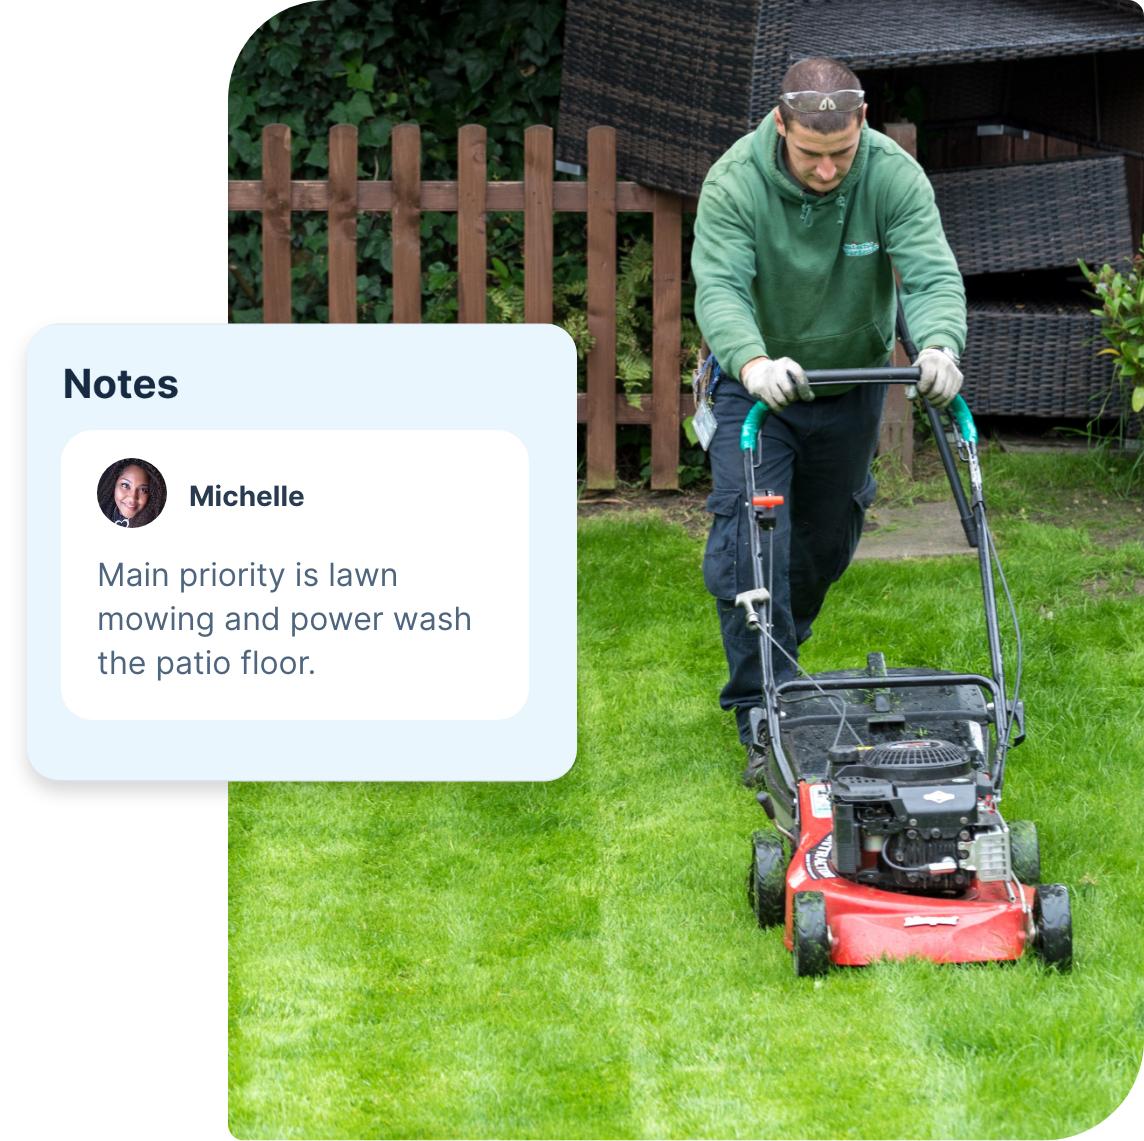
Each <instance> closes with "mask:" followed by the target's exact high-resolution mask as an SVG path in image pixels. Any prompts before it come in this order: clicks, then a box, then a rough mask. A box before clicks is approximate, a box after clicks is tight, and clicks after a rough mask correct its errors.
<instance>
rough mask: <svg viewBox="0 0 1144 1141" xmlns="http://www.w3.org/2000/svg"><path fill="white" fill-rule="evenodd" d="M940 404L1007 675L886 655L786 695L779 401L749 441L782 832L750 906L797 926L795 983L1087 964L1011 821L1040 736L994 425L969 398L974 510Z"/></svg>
mask: <svg viewBox="0 0 1144 1141" xmlns="http://www.w3.org/2000/svg"><path fill="white" fill-rule="evenodd" d="M903 340H904V339H903ZM904 343H907V342H904ZM907 347H908V343H907ZM913 355H915V354H913V353H911V356H913ZM918 376H919V371H918V369H916V368H881V369H843V370H833V371H824V372H811V373H809V374H808V377H809V380H810V383H811V385H812V386H813V385H815V384H840V383H846V384H874V383H886V382H889V383H899V384H915V383H916V382H917V380H918ZM926 409H927V412H928V415H929V418H930V422H931V424H932V425H933V429H934V437H935V439H936V441H937V444H938V448H939V451H940V453H941V457H942V462H943V464H944V466H945V470H946V474H947V475H948V477H949V482H950V487H951V490H952V492H953V496H954V500H955V502H956V504H957V507H958V510H959V512H960V515H961V521H962V526H963V528H964V530H965V535H966V539H967V540H968V542H969V544H970V546H971V547H975V548H976V549H977V551H978V555H979V563H980V568H981V583H982V591H983V595H984V603H985V626H986V633H987V638H988V643H989V655H990V661H991V673H992V676H990V677H986V676H983V675H980V674H973V673H953V672H949V671H945V670H937V669H887V667H886V664H885V660H884V658H883V656H882V654H881V653H872V654H870V655H869V656H868V658H867V662H866V666H865V668H864V669H855V670H842V671H836V672H831V673H821V674H816V675H814V676H808V675H803V676H802V677H799V678H797V679H796V680H793V681H787V682H784V683H781V684H776V681H775V675H774V667H773V664H772V660H771V644H772V637H771V614H770V590H769V585H770V584H769V582H768V575H769V573H770V572H769V564H770V560H769V558H768V555H769V544H770V542H771V541H772V538H773V534H774V527H775V523H776V519H777V516H776V513H777V512H778V511H781V510H783V508H784V505H783V503H782V500H781V498H780V497H778V496H775V495H773V494H771V493H769V492H767V491H766V490H762V491H759V490H758V489H756V487H755V476H754V469H755V465H756V462H757V459H756V454H757V453H756V449H757V447H758V437H759V427H760V425H761V424H762V420H763V417H764V416H765V415H766V406H765V405H763V404H762V403H760V404H757V405H756V406H755V408H754V409H753V410H752V412H751V414H750V415H749V416H748V418H747V422H746V423H745V424H744V427H743V433H742V436H741V438H740V447H741V448H742V451H743V460H744V469H745V474H746V488H747V496H746V501H745V510H746V511H747V513H748V517H749V520H750V533H751V555H752V564H753V567H754V583H755V589H754V590H751V591H746V592H744V593H743V594H741V595H740V596H739V597H738V598H737V599H736V603H737V604H738V605H739V606H741V607H742V608H743V609H744V610H745V611H746V622H747V625H748V627H749V628H750V629H751V630H752V631H754V632H756V633H757V634H758V636H759V653H760V656H761V660H762V675H763V694H762V696H763V701H762V705H761V706H760V707H759V708H757V709H755V710H754V711H753V713H752V725H751V732H752V738H753V740H754V743H755V745H756V746H757V747H758V748H760V749H762V750H764V751H765V753H766V755H767V756H766V764H765V767H764V772H763V777H764V780H763V786H764V791H761V792H759V794H758V801H759V804H760V805H761V806H762V808H763V809H764V810H765V811H766V813H767V815H768V817H769V818H770V819H771V822H772V823H773V825H774V830H773V831H772V830H767V831H760V832H756V833H755V835H754V837H753V840H752V853H751V868H750V873H749V877H748V898H749V900H750V904H751V908H752V910H753V911H754V913H755V916H756V917H757V919H758V922H759V925H760V926H761V927H770V926H772V925H778V924H779V923H783V924H784V926H785V933H784V941H785V943H786V946H787V948H788V949H789V950H790V951H792V952H793V956H794V971H795V974H796V975H821V974H824V973H825V972H826V971H827V970H828V969H829V967H830V965H831V964H836V965H839V966H859V965H863V964H867V963H870V962H873V961H874V960H876V959H879V958H883V957H888V958H892V959H904V958H908V957H910V956H920V957H922V958H925V959H932V960H934V961H936V962H943V963H966V962H984V961H990V960H1000V959H1019V958H1020V957H1021V956H1022V955H1023V954H1025V952H1026V951H1029V950H1032V951H1033V952H1034V953H1035V954H1037V955H1038V956H1040V958H1041V959H1043V960H1044V962H1045V963H1047V964H1051V965H1052V966H1054V967H1056V968H1058V969H1061V970H1068V969H1069V968H1070V966H1071V964H1072V919H1071V914H1070V909H1069V896H1068V889H1067V888H1066V887H1065V886H1064V885H1062V884H1040V883H1039V882H1038V881H1039V880H1040V855H1039V850H1038V844H1037V831H1036V827H1035V826H1034V825H1033V824H1032V823H1031V822H1029V821H1013V822H1009V823H1006V821H1005V820H1004V819H1003V818H1002V816H1001V812H1000V802H1001V788H1002V784H1003V782H1004V777H1005V759H1006V755H1007V753H1008V751H1009V749H1010V748H1011V747H1014V746H1016V745H1018V744H1020V743H1021V741H1022V740H1023V739H1024V725H1023V722H1024V711H1023V706H1022V703H1021V702H1020V700H1019V699H1018V691H1019V686H1020V674H1021V646H1020V632H1019V630H1018V629H1017V625H1016V614H1015V612H1014V613H1013V615H1012V617H1013V626H1014V635H1015V645H1016V671H1015V675H1014V686H1013V692H1012V694H1011V695H1010V696H1008V697H1007V696H1006V692H1005V679H1004V671H1003V662H1002V649H1001V637H1000V633H999V629H998V617H997V603H996V596H995V589H994V566H996V570H997V576H998V578H999V579H1000V582H1001V584H1002V587H1003V588H1004V589H1005V594H1006V596H1007V597H1008V588H1007V586H1006V584H1005V578H1004V573H1003V571H1002V570H1001V566H1000V562H999V561H998V560H997V554H996V551H995V549H994V546H993V541H992V538H991V536H990V533H989V527H988V523H987V521H986V516H985V502H984V498H983V496H982V491H981V468H980V465H979V463H978V457H977V429H976V426H975V425H974V423H973V418H972V416H971V415H970V412H969V408H968V407H967V406H966V404H965V401H964V400H962V398H961V397H957V398H956V399H955V401H954V402H953V404H952V405H951V406H950V410H949V413H950V419H951V421H952V431H953V439H954V444H955V446H956V448H957V451H958V454H959V457H960V458H961V460H962V461H963V462H965V463H966V464H967V465H968V469H969V497H968V500H967V497H966V494H965V491H964V489H963V488H962V485H961V481H960V479H959V477H958V473H957V469H956V463H955V460H954V458H953V453H952V450H951V447H950V443H949V441H948V440H947V438H946V434H945V429H944V427H943V424H942V422H941V418H940V415H939V413H938V411H937V410H936V409H935V408H934V407H933V406H932V405H930V404H928V402H927V403H926ZM1009 605H1010V610H1012V601H1011V599H1010V604H1009ZM1033 885H1036V886H1033Z"/></svg>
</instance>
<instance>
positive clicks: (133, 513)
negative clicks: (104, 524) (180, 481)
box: [97, 459, 167, 527]
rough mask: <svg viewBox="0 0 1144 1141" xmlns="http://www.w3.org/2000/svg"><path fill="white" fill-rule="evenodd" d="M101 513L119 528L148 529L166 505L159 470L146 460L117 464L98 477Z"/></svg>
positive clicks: (125, 461) (165, 493) (119, 461)
mask: <svg viewBox="0 0 1144 1141" xmlns="http://www.w3.org/2000/svg"><path fill="white" fill-rule="evenodd" d="M97 494H98V496H99V509H100V510H101V511H102V512H103V514H104V515H106V516H107V518H108V519H109V520H110V521H111V522H112V523H114V524H115V525H116V526H117V527H146V526H147V524H148V523H151V522H154V520H155V519H157V518H158V517H159V514H160V512H162V510H163V507H164V506H165V505H166V502H167V485H166V483H165V482H164V480H163V476H162V474H161V473H160V471H159V469H158V468H157V467H155V466H154V465H153V464H149V463H148V462H147V461H146V460H140V459H123V460H117V461H116V462H115V463H113V464H112V465H111V466H110V467H109V468H107V469H106V470H105V471H104V473H103V475H101V476H100V477H99V488H98V492H97Z"/></svg>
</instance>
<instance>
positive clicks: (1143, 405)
mask: <svg viewBox="0 0 1144 1141" xmlns="http://www.w3.org/2000/svg"><path fill="white" fill-rule="evenodd" d="M1132 411H1133V412H1144V385H1140V384H1138V385H1137V386H1136V387H1135V388H1134V389H1133V390H1132Z"/></svg>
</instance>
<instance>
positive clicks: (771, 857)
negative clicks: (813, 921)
mask: <svg viewBox="0 0 1144 1141" xmlns="http://www.w3.org/2000/svg"><path fill="white" fill-rule="evenodd" d="M787 863H788V860H787V855H786V852H785V850H784V849H783V844H782V841H781V840H780V839H779V838H778V837H777V836H776V835H775V834H774V833H773V832H756V833H755V834H754V835H753V836H752V837H751V870H750V871H749V872H748V873H747V899H748V900H750V903H751V910H752V911H753V912H754V913H755V918H756V919H757V920H758V921H759V926H760V927H773V926H775V924H776V923H781V922H782V921H783V918H784V907H785V904H786V869H787Z"/></svg>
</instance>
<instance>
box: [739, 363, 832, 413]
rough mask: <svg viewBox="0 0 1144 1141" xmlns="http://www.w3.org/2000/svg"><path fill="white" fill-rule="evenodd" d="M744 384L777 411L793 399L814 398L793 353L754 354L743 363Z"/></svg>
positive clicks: (752, 393)
mask: <svg viewBox="0 0 1144 1141" xmlns="http://www.w3.org/2000/svg"><path fill="white" fill-rule="evenodd" d="M741 379H742V382H743V387H744V388H745V389H746V390H747V391H748V392H749V393H750V394H751V395H752V396H754V397H756V398H757V399H759V400H761V401H762V402H763V403H764V404H765V405H766V406H767V407H768V408H770V409H772V410H773V411H776V412H777V411H778V410H779V409H781V408H785V407H786V406H787V405H788V404H790V403H791V401H792V400H813V399H814V393H813V392H812V391H811V389H810V381H809V380H807V378H806V373H805V372H804V371H803V369H802V365H800V364H799V363H798V362H797V361H792V360H791V359H790V357H779V359H778V360H777V361H773V360H771V359H770V358H769V357H755V358H754V360H751V361H748V362H747V364H745V365H744V366H743V375H742V378H741Z"/></svg>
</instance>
